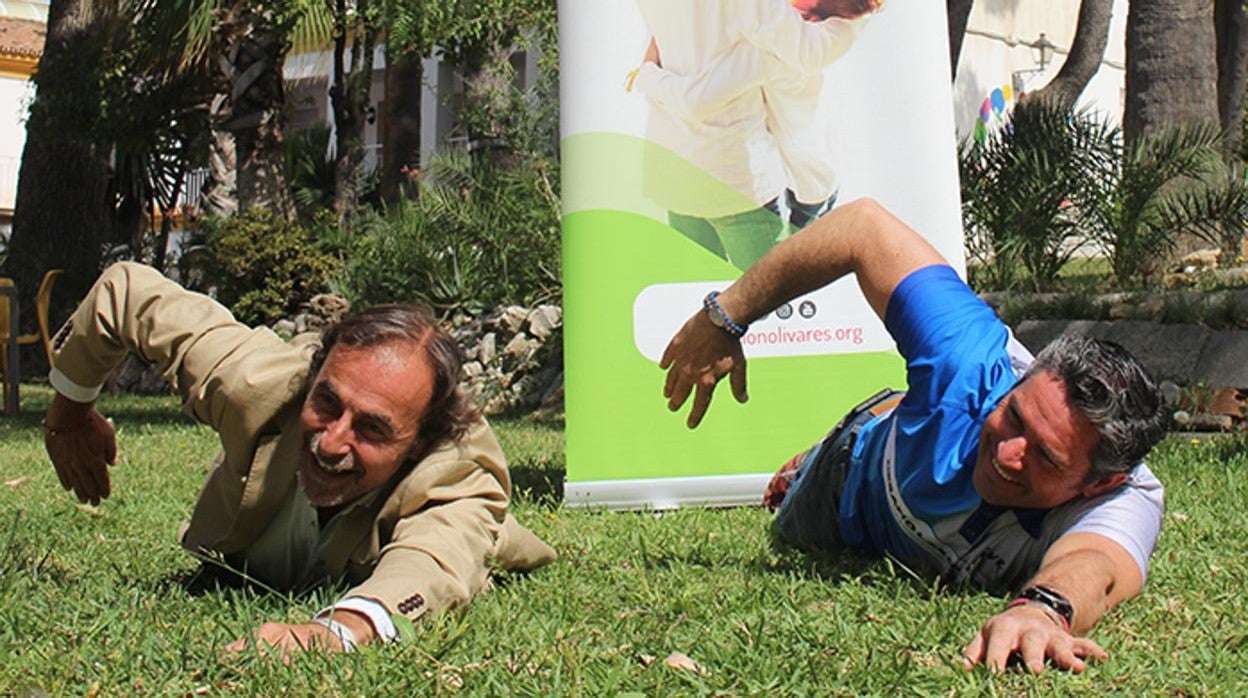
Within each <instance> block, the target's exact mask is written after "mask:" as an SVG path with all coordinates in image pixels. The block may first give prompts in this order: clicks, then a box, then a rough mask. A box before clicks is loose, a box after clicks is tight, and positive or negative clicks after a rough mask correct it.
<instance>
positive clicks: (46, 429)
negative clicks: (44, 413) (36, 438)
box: [40, 418, 87, 437]
mask: <svg viewBox="0 0 1248 698" xmlns="http://www.w3.org/2000/svg"><path fill="white" fill-rule="evenodd" d="M40 424H42V425H43V435H44V436H46V437H56V436H64V435H66V434H72V433H73V432H75V431H80V430H82V429H85V428H86V427H87V425H86V424H75V425H74V426H72V427H54V426H50V425H49V424H48V420H47V419H46V418H45V419H44V420H43V421H42V422H40Z"/></svg>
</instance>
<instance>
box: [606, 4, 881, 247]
mask: <svg viewBox="0 0 1248 698" xmlns="http://www.w3.org/2000/svg"><path fill="white" fill-rule="evenodd" d="M639 5H640V8H641V13H642V17H643V19H644V20H645V23H646V28H647V30H649V31H650V32H651V39H650V42H649V46H648V47H647V50H646V52H645V55H644V57H643V61H642V65H641V66H640V67H639V68H638V69H637V70H636V71H635V74H634V75H633V76H632V78H631V79H630V81H629V88H630V89H632V90H635V91H637V92H639V93H640V94H642V95H643V96H644V97H645V98H646V100H647V102H648V104H649V105H650V111H649V120H648V122H647V138H649V139H650V140H652V141H653V142H654V143H656V144H657V145H660V146H662V147H665V148H667V149H669V150H671V151H672V152H674V153H675V154H677V155H678V156H679V157H681V158H683V159H684V160H685V161H687V162H688V163H689V164H691V165H692V166H694V167H697V168H699V169H701V170H702V171H704V172H705V173H706V174H708V175H709V176H711V177H713V178H714V179H715V180H717V181H718V182H720V183H722V184H723V185H724V187H726V188H730V189H731V190H733V191H735V192H736V193H738V194H739V195H740V196H739V197H736V200H735V201H733V200H732V199H728V200H727V202H725V199H724V198H723V197H715V196H707V197H699V196H693V197H689V196H688V192H687V191H680V192H679V196H677V195H674V194H673V192H672V191H671V188H670V187H662V186H655V187H648V188H647V189H648V191H647V193H648V194H650V195H651V196H652V198H654V199H655V200H656V202H657V203H659V204H660V205H661V206H664V207H665V208H666V209H667V210H668V222H669V224H670V225H671V226H672V227H673V228H674V229H675V230H677V231H678V232H680V233H681V234H683V235H685V236H686V237H688V238H690V239H691V240H693V241H694V242H696V243H698V244H699V245H701V246H702V247H704V248H705V249H707V250H708V251H710V252H712V253H713V254H716V255H717V256H719V257H721V258H723V259H725V260H727V261H728V262H730V263H731V264H733V265H734V266H736V267H738V268H740V269H745V268H747V267H749V266H750V265H751V264H753V263H754V262H755V261H757V260H758V259H759V258H760V257H762V255H763V254H765V253H766V252H767V250H769V249H770V248H771V247H773V246H774V245H775V244H776V243H778V242H779V241H780V240H782V239H784V238H785V237H787V236H788V235H789V234H791V233H792V232H794V231H796V230H799V229H801V228H802V227H804V226H805V225H806V224H808V223H809V222H810V221H812V220H814V219H815V218H817V217H818V216H819V215H821V214H822V213H824V212H826V211H827V210H828V209H830V208H831V207H832V205H833V204H834V203H835V201H836V191H837V177H836V173H835V169H834V167H833V163H832V158H831V157H830V156H829V155H828V153H827V147H826V142H827V134H826V131H825V129H823V128H821V127H820V124H819V123H818V119H817V118H816V116H817V114H816V110H817V107H818V105H819V102H820V100H821V97H822V93H823V90H824V88H825V86H824V77H823V72H824V69H825V68H826V67H827V66H828V65H830V64H831V63H832V62H833V61H835V60H837V59H839V58H840V57H841V56H843V55H845V53H846V52H847V51H849V50H850V49H851V47H852V46H853V42H854V39H855V37H856V36H857V33H858V30H859V28H860V27H861V25H862V24H863V22H864V21H865V17H866V16H867V15H870V14H873V13H875V12H877V11H878V10H879V9H880V8H881V5H882V3H881V2H880V1H879V0H793V2H792V3H791V4H790V3H789V2H785V0H723V1H717V0H702V1H699V0H687V1H685V2H675V3H670V4H669V3H663V2H659V1H658V0H640V3H639ZM649 174H650V173H649V172H648V173H647V180H650V179H652V178H651V177H650V176H649ZM653 179H656V180H661V178H659V177H654V178H653ZM682 197H683V198H682ZM782 197H783V198H782Z"/></svg>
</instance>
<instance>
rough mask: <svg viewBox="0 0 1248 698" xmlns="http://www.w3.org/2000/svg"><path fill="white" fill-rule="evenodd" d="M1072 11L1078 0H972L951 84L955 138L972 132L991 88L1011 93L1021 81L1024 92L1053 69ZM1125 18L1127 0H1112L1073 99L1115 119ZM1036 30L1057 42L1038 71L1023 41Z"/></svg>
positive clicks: (1066, 41)
mask: <svg viewBox="0 0 1248 698" xmlns="http://www.w3.org/2000/svg"><path fill="white" fill-rule="evenodd" d="M1078 16H1079V0H1045V1H1044V2H1024V1H1022V0H976V2H975V4H974V6H973V9H972V10H971V16H970V18H969V20H968V21H967V31H966V37H965V39H964V40H963V42H962V54H961V56H960V60H959V62H958V77H957V80H956V81H954V86H953V93H954V122H955V124H956V126H957V133H958V137H959V139H962V138H966V137H968V136H969V135H970V134H971V133H973V131H974V128H975V122H976V121H977V120H978V119H979V118H980V107H981V105H982V104H983V102H984V100H985V99H986V98H989V97H990V96H991V95H992V92H993V90H996V89H999V88H1004V87H1006V86H1008V87H1009V88H1010V89H1009V90H1008V92H1013V86H1014V85H1016V84H1019V83H1021V85H1022V87H1023V88H1024V91H1026V92H1030V91H1034V90H1036V89H1039V88H1040V87H1042V86H1044V85H1045V84H1046V83H1048V81H1049V80H1051V79H1052V78H1053V76H1055V75H1056V74H1057V71H1058V70H1059V69H1060V68H1061V65H1062V62H1063V61H1065V60H1066V55H1067V52H1068V51H1069V50H1070V44H1071V42H1072V40H1073V39H1074V36H1075V28H1076V25H1077V22H1078ZM1126 23H1127V0H1114V6H1113V16H1112V19H1111V20H1110V28H1109V43H1108V44H1107V46H1106V48H1105V56H1104V58H1103V60H1102V63H1101V68H1100V70H1099V71H1097V73H1096V75H1095V76H1094V77H1093V78H1092V81H1091V83H1089V85H1088V87H1087V89H1085V90H1084V93H1083V96H1082V97H1081V98H1080V100H1079V105H1080V106H1089V107H1091V108H1094V109H1096V110H1098V111H1102V112H1104V113H1106V114H1108V115H1110V116H1111V117H1112V118H1113V120H1114V121H1115V122H1119V121H1121V118H1122V105H1123V85H1124V79H1125V72H1124V67H1125V64H1126V38H1125V37H1126ZM1041 33H1044V35H1045V37H1046V38H1047V39H1048V40H1049V41H1050V42H1052V43H1053V44H1054V45H1055V46H1056V47H1057V52H1056V55H1055V56H1054V58H1053V59H1052V60H1051V61H1050V62H1049V64H1048V65H1047V66H1045V68H1044V70H1042V71H1041V70H1038V66H1037V64H1036V55H1037V52H1036V50H1035V49H1033V48H1031V47H1030V46H1029V45H1028V44H1031V43H1034V42H1036V40H1037V39H1039V37H1040V34H1041ZM1011 96H1012V97H1014V98H1015V99H1016V98H1017V95H1011ZM1012 106H1013V100H1012V99H1011V100H1007V102H1006V107H1007V109H1008V108H1009V107H1012Z"/></svg>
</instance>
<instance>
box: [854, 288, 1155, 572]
mask: <svg viewBox="0 0 1248 698" xmlns="http://www.w3.org/2000/svg"><path fill="white" fill-rule="evenodd" d="M884 324H885V327H886V328H887V329H888V331H889V333H890V334H891V335H892V336H893V338H894V339H895V340H896V342H897V348H898V350H899V351H900V352H901V355H902V356H903V357H904V358H905V360H906V382H907V391H906V396H905V398H904V399H903V400H902V402H901V403H900V404H899V405H898V406H897V408H896V409H895V410H894V411H893V412H891V413H889V414H886V415H883V416H881V417H879V418H877V419H875V420H873V421H872V422H870V423H869V424H867V425H866V426H865V427H863V429H862V431H861V432H860V434H859V437H858V441H857V442H856V444H855V446H854V452H853V455H852V458H851V460H850V466H849V470H848V473H847V476H846V481H845V485H844V489H843V494H842V497H841V503H840V504H841V506H840V533H841V538H842V540H844V542H846V543H847V544H849V545H853V546H857V547H862V548H866V549H868V550H873V551H876V552H879V553H888V554H890V555H892V556H894V557H896V558H897V559H898V560H900V561H901V562H902V563H904V564H907V565H909V566H912V567H915V568H917V569H919V570H922V571H927V572H935V573H938V574H941V575H944V576H945V577H946V578H947V579H948V580H949V581H950V582H951V583H961V582H964V581H965V582H971V583H975V584H977V585H979V586H984V587H989V588H996V587H1008V586H1013V585H1017V584H1019V583H1021V582H1023V581H1025V579H1026V578H1027V577H1029V576H1030V575H1031V574H1033V573H1034V572H1035V570H1036V569H1038V567H1039V565H1040V561H1041V559H1042V558H1043V556H1044V553H1045V551H1047V550H1048V548H1049V546H1051V545H1052V543H1053V542H1054V541H1055V540H1056V539H1057V538H1059V537H1060V536H1061V535H1063V534H1065V533H1068V532H1072V531H1074V530H1082V531H1091V532H1096V533H1100V534H1102V535H1107V536H1108V537H1110V538H1111V539H1113V540H1115V541H1116V542H1118V543H1120V544H1121V545H1123V547H1124V548H1126V549H1127V551H1128V552H1130V553H1131V554H1132V556H1133V557H1134V558H1135V559H1136V562H1137V563H1138V564H1139V565H1140V569H1141V573H1142V574H1143V573H1145V572H1146V571H1147V564H1148V556H1149V555H1150V554H1151V552H1152V549H1153V546H1154V545H1155V544H1156V540H1157V534H1158V532H1159V530H1160V526H1161V506H1162V489H1161V484H1160V483H1159V482H1157V480H1156V478H1155V477H1153V475H1152V473H1151V472H1148V470H1147V468H1145V467H1144V466H1143V465H1140V466H1137V467H1136V469H1135V470H1134V471H1133V472H1132V473H1131V475H1130V476H1129V478H1128V481H1127V483H1126V484H1124V485H1123V486H1121V487H1119V488H1117V489H1115V490H1113V491H1111V492H1108V493H1106V494H1104V495H1101V496H1099V497H1096V498H1094V499H1082V498H1080V499H1076V500H1074V501H1072V502H1068V503H1066V504H1063V505H1061V506H1059V507H1057V508H1055V509H1051V510H1011V509H1006V508H1003V507H996V506H993V505H989V504H987V503H985V502H983V501H982V500H981V499H980V497H979V493H978V492H977V491H976V490H975V487H974V486H973V485H972V483H971V478H972V474H973V472H974V468H975V457H976V450H977V448H978V445H979V437H980V433H981V431H982V429H983V424H984V421H985V420H986V419H987V417H988V415H989V414H990V413H991V412H992V410H993V408H995V407H996V405H997V403H998V402H999V401H1000V400H1001V398H1002V397H1004V396H1005V394H1006V393H1008V392H1009V390H1010V389H1011V388H1012V387H1013V386H1014V384H1015V383H1017V382H1018V379H1019V377H1020V376H1021V375H1022V373H1023V372H1024V371H1025V370H1026V367H1027V365H1028V364H1030V362H1031V355H1030V354H1029V353H1028V352H1027V350H1026V349H1025V348H1023V347H1022V345H1021V344H1019V343H1018V342H1017V341H1016V340H1014V338H1013V336H1012V335H1011V334H1010V331H1009V330H1008V329H1007V328H1006V327H1005V325H1004V324H1002V323H1001V321H1000V320H999V319H998V318H997V316H996V314H995V313H994V312H993V311H992V309H991V308H989V307H988V306H987V305H986V304H984V303H983V302H982V301H981V300H980V299H979V298H978V297H976V296H975V294H974V293H973V292H972V291H971V289H970V288H968V287H967V286H966V284H965V283H963V282H962V280H961V279H959V278H958V276H957V274H956V273H955V272H954V271H953V269H951V268H949V267H947V266H943V265H940V266H930V267H924V268H922V269H919V270H917V271H915V272H913V273H912V274H910V275H909V276H907V277H906V278H905V279H904V280H902V282H901V283H900V284H899V285H898V286H897V288H896V290H894V292H893V295H892V297H891V298H890V300H889V304H888V309H887V311H886V313H885V317H884ZM893 434H895V437H893V438H890V436H891V435H893ZM890 441H891V442H892V445H891V448H890ZM890 455H891V457H890Z"/></svg>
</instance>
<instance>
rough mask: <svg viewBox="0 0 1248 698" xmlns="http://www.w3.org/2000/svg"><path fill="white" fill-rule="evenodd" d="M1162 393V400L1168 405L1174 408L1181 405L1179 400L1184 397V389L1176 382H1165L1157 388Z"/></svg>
mask: <svg viewBox="0 0 1248 698" xmlns="http://www.w3.org/2000/svg"><path fill="white" fill-rule="evenodd" d="M1157 389H1158V391H1160V392H1161V399H1162V400H1165V401H1166V404H1167V405H1170V406H1172V407H1173V406H1174V405H1177V404H1179V398H1180V397H1182V395H1183V389H1182V388H1180V387H1179V386H1178V384H1177V383H1175V382H1174V381H1169V380H1165V381H1162V382H1161V383H1160V384H1159V385H1158V386H1157Z"/></svg>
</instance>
